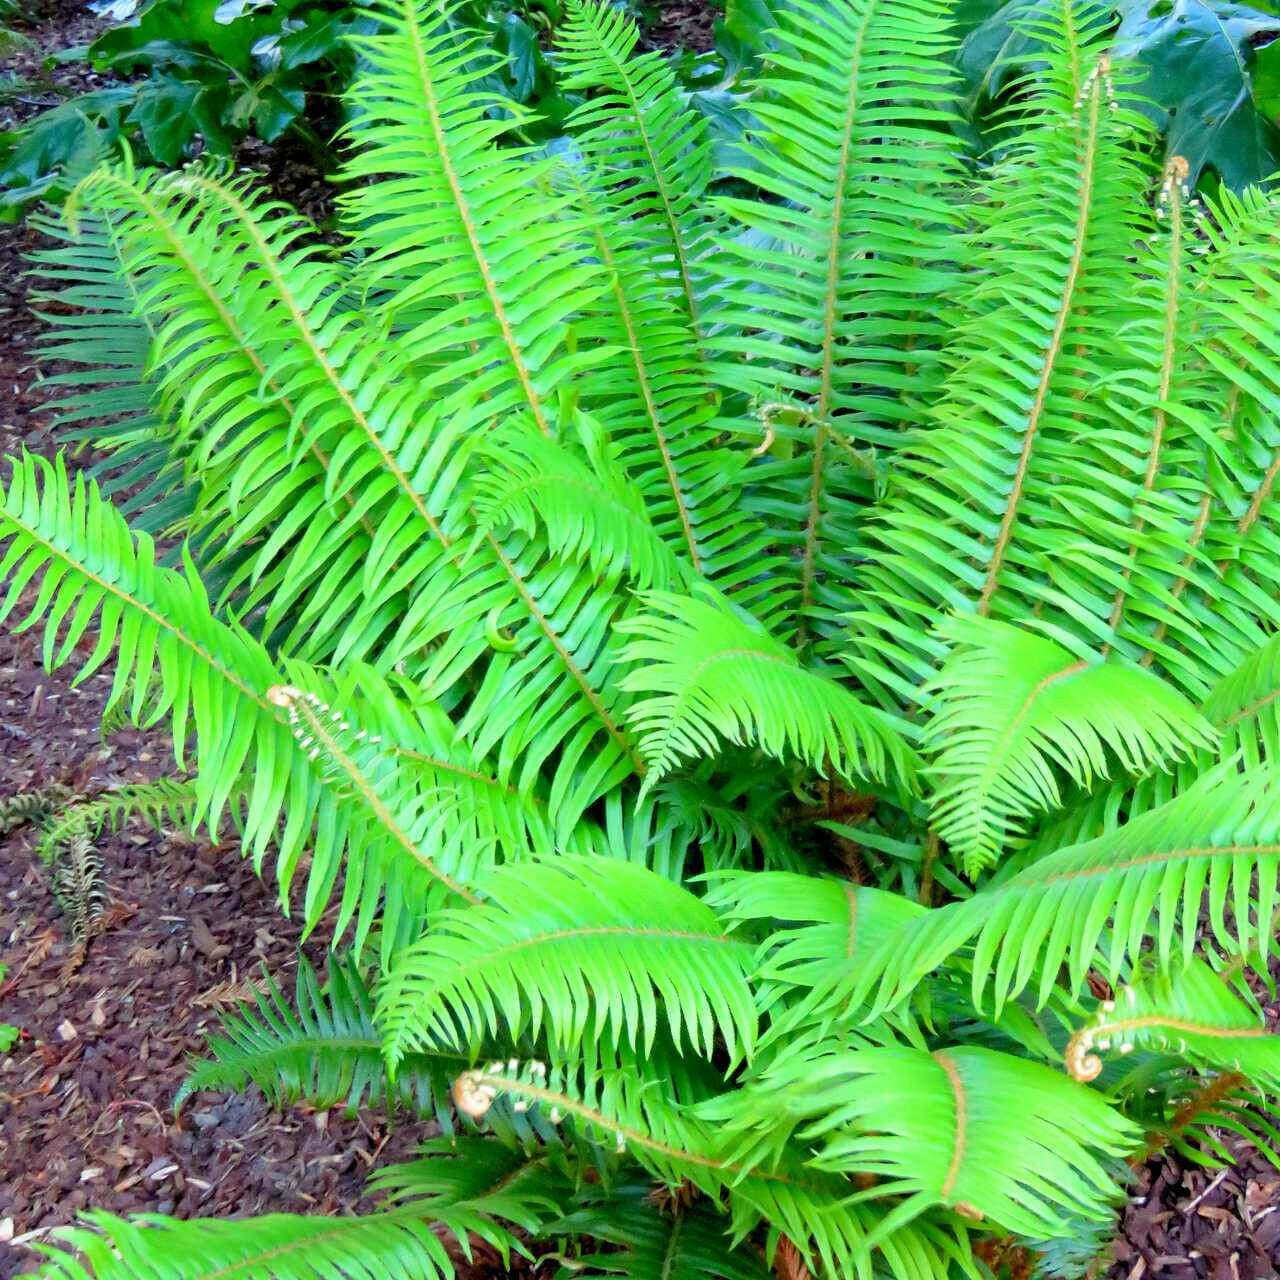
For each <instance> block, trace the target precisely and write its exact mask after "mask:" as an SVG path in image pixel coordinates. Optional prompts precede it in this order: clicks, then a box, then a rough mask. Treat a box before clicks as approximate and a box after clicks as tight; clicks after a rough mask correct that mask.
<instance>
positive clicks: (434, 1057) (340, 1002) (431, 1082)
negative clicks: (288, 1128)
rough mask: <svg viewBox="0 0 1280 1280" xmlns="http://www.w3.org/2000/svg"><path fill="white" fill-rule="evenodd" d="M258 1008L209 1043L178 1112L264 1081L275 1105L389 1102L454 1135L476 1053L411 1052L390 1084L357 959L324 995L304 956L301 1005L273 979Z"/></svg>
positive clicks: (336, 962)
mask: <svg viewBox="0 0 1280 1280" xmlns="http://www.w3.org/2000/svg"><path fill="white" fill-rule="evenodd" d="M268 984H269V985H268V990H267V992H266V993H265V994H259V995H258V996H257V999H256V1006H255V1005H242V1006H241V1007H240V1009H239V1010H238V1011H236V1012H235V1013H233V1014H232V1015H230V1016H229V1017H227V1018H224V1019H223V1021H222V1025H221V1031H220V1034H218V1035H215V1036H212V1037H210V1040H209V1045H208V1050H209V1054H210V1056H209V1057H208V1058H205V1059H201V1060H199V1061H197V1062H194V1063H193V1064H192V1068H191V1071H190V1073H189V1074H188V1076H187V1078H186V1080H184V1081H183V1083H182V1087H181V1088H180V1089H179V1090H178V1093H177V1095H176V1096H175V1097H174V1100H173V1107H174V1110H175V1111H178V1110H180V1109H181V1107H182V1104H183V1102H184V1101H185V1100H186V1099H187V1098H188V1097H190V1096H191V1095H192V1094H193V1093H199V1092H200V1091H202V1090H205V1089H234V1090H237V1091H240V1090H243V1089H245V1088H246V1087H247V1086H248V1085H250V1084H255V1085H257V1086H258V1088H259V1089H261V1090H262V1092H263V1093H264V1094H266V1096H267V1098H268V1099H270V1101H271V1103H272V1105H273V1106H286V1105H290V1104H292V1103H296V1102H299V1101H306V1102H308V1103H310V1104H311V1105H312V1106H315V1107H321V1108H327V1107H332V1106H338V1105H341V1106H344V1107H346V1108H347V1109H348V1110H354V1109H355V1108H357V1107H363V1106H370V1105H376V1104H379V1103H381V1104H384V1105H387V1106H388V1107H392V1106H398V1107H404V1108H406V1109H407V1110H410V1111H413V1112H416V1113H418V1114H419V1115H424V1116H434V1117H435V1119H436V1120H437V1122H438V1123H439V1124H440V1126H441V1128H442V1130H443V1131H444V1132H445V1133H451V1132H452V1117H451V1111H450V1106H449V1089H450V1086H451V1085H452V1083H453V1080H454V1078H455V1077H456V1076H457V1075H458V1074H459V1072H461V1071H463V1070H465V1069H466V1067H467V1066H468V1065H469V1062H470V1058H469V1057H468V1055H467V1054H465V1053H462V1052H458V1051H449V1050H444V1049H439V1050H435V1049H433V1050H430V1051H426V1052H421V1053H416V1054H410V1055H408V1056H407V1057H406V1058H405V1059H404V1060H403V1061H402V1062H401V1063H400V1065H399V1069H398V1071H397V1072H396V1075H395V1078H394V1080H388V1078H387V1073H386V1066H385V1063H384V1061H383V1057H382V1037H381V1035H380V1033H379V1031H378V1029H377V1027H376V1026H375V1025H374V1020H373V1000H372V996H371V994H370V992H369V990H368V988H367V987H366V986H365V983H364V979H363V978H362V977H361V975H360V970H359V969H358V968H357V967H356V965H355V963H354V962H353V961H352V960H351V959H350V958H348V959H346V960H340V959H339V958H338V957H336V956H335V957H331V959H330V962H329V966H328V980H327V982H326V983H325V985H324V988H323V989H322V988H321V985H320V981H319V979H318V977H317V976H316V972H315V970H314V969H312V967H311V965H310V964H309V963H308V962H307V960H306V957H305V956H299V958H298V981H297V987H296V989H295V991H294V996H293V1001H292V1003H290V1002H289V1001H287V1000H286V999H285V997H284V995H283V993H282V992H281V991H280V988H279V987H278V986H277V985H276V983H275V982H274V981H273V980H272V979H271V978H270V977H268Z"/></svg>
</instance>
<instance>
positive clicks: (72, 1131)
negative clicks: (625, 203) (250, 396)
mask: <svg viewBox="0 0 1280 1280" xmlns="http://www.w3.org/2000/svg"><path fill="white" fill-rule="evenodd" d="M714 16H715V15H714V12H713V11H712V10H711V9H710V7H709V6H708V5H706V4H705V3H703V0H681V2H680V3H676V4H667V5H664V6H663V7H662V11H661V13H660V15H659V18H658V22H657V25H656V26H655V27H654V28H653V29H652V33H651V39H652V40H653V42H654V43H655V44H659V45H666V46H675V45H679V46H682V47H685V48H696V49H702V48H706V47H707V46H708V44H709V42H710V38H711V31H712V20H713V18H714ZM95 22H96V20H95V19H93V18H92V17H91V16H87V15H86V14H85V11H84V9H83V7H82V5H81V4H80V3H79V2H78V0H45V3H44V6H43V12H42V13H41V14H35V15H34V19H33V21H32V22H31V23H30V24H29V32H28V34H29V35H30V36H31V39H32V44H30V45H28V46H26V47H24V48H20V49H19V50H18V52H17V53H16V55H14V54H11V55H10V56H8V57H6V58H4V59H3V60H0V71H5V70H14V69H16V70H17V71H18V72H19V73H20V74H24V75H26V76H27V77H28V78H35V76H36V74H37V73H38V72H40V70H41V66H42V63H41V59H42V58H43V57H44V56H45V55H46V54H48V53H51V52H52V51H54V50H55V49H58V48H61V47H65V46H67V45H71V44H78V43H83V42H85V41H86V40H87V39H88V38H89V37H90V36H91V34H92V31H93V29H94V24H95ZM52 75H53V78H54V80H55V81H56V82H58V83H60V84H61V85H63V86H64V88H67V89H79V88H88V87H90V86H91V84H92V83H94V80H93V78H92V76H91V75H86V73H85V72H84V71H83V69H82V68H77V67H76V66H75V65H74V64H68V65H65V66H59V67H57V68H56V69H55V70H54V71H53V73H52ZM55 100H56V98H55V97H52V96H50V94H49V92H47V91H46V92H44V93H41V92H39V91H33V93H32V94H31V95H28V96H27V97H26V99H25V100H19V101H16V102H11V103H10V105H9V106H8V108H6V110H7V112H8V114H9V116H10V117H11V118H21V117H25V116H26V115H29V114H30V113H31V112H33V111H35V110H39V109H40V107H41V106H42V105H45V104H46V103H47V102H52V101H55ZM0 123H8V121H4V120H3V116H0ZM241 158H242V159H243V160H244V161H245V162H246V163H249V164H252V165H253V166H254V167H261V168H265V169H267V170H268V171H269V173H270V175H271V178H272V181H273V185H276V186H277V189H280V190H282V191H284V192H285V193H287V194H288V195H289V196H291V197H294V198H295V199H297V200H298V202H299V203H301V204H302V205H304V206H309V207H310V208H311V209H312V210H318V211H323V208H324V200H325V196H324V189H323V187H322V186H321V185H320V184H319V182H318V180H317V179H316V177H315V175H314V173H311V172H308V170H307V168H306V159H305V156H295V155H293V154H291V153H290V152H289V151H288V149H287V148H275V149H272V148H264V147H262V146H261V145H260V144H250V145H248V146H247V147H246V148H245V150H244V152H243V153H242V157H241ZM36 244H37V240H36V236H35V233H34V232H32V231H31V230H30V229H28V228H26V227H23V226H17V227H0V451H3V452H5V453H8V452H12V451H14V450H15V449H20V448H22V447H23V446H26V447H27V448H30V449H32V450H36V451H39V452H42V453H45V454H50V453H52V451H53V449H54V447H55V441H54V440H53V439H52V437H51V435H50V433H49V431H48V424H47V419H46V418H45V417H44V416H42V414H41V413H40V412H39V403H40V399H41V397H40V393H39V391H38V390H37V389H36V388H35V387H34V385H33V374H32V371H31V369H30V368H29V365H30V356H29V354H28V353H29V352H30V350H31V348H32V344H33V339H34V336H35V334H36V332H37V321H36V320H35V318H34V317H33V316H32V315H31V313H30V311H29V310H28V308H27V305H26V292H25V282H24V280H23V279H22V270H23V268H22V259H23V256H24V255H25V254H26V253H28V252H30V251H31V250H32V249H34V248H35V247H36ZM82 647H83V646H82ZM86 652H87V650H86ZM108 687H109V677H108V676H107V675H105V674H99V675H97V676H94V677H92V678H91V679H89V680H88V681H86V682H85V683H84V684H83V685H82V686H80V687H78V688H74V687H72V684H71V681H70V678H69V674H68V672H67V671H66V669H64V670H61V671H58V672H55V673H52V674H51V673H49V672H47V671H45V670H44V668H43V667H42V665H41V661H40V648H39V642H38V639H37V636H36V635H35V634H33V633H30V632H28V633H25V634H23V635H12V634H10V633H9V632H8V631H6V630H0V801H2V800H4V799H7V798H8V797H11V796H14V795H17V794H20V793H24V792H30V791H33V790H36V789H39V788H42V787H46V786H48V785H49V784H51V783H59V784H61V785H63V786H65V787H66V788H68V789H69V790H70V791H73V792H77V793H81V794H89V795H92V794H94V793H97V792H100V791H101V790H103V789H105V788H108V787H111V786H114V785H118V784H119V783H121V782H126V781H128V782H133V781H141V780H144V779H149V778H154V777H157V776H159V775H160V774H162V773H163V772H165V770H166V769H171V768H172V759H171V753H170V748H169V745H168V742H167V740H166V739H165V737H164V735H163V734H160V733H154V732H153V733H144V732H140V731H138V730H136V729H132V728H125V729H123V730H121V731H120V732H118V733H116V734H114V735H112V736H111V737H110V738H109V739H108V740H106V741H103V740H102V739H101V738H100V736H99V728H98V721H99V713H100V710H101V707H102V704H103V701H104V699H105V696H106V691H107V688H108ZM34 841H35V831H34V830H33V829H32V828H31V827H26V828H19V829H17V830H16V831H14V832H12V833H11V834H10V835H8V836H7V837H5V838H0V964H5V965H7V966H8V975H7V979H6V980H5V981H4V982H3V983H0V1022H10V1023H14V1024H16V1025H17V1026H19V1027H20V1028H21V1029H22V1033H23V1034H22V1039H21V1041H20V1042H19V1044H18V1045H17V1046H16V1047H15V1049H14V1051H13V1052H12V1053H11V1054H9V1055H7V1056H4V1057H0V1280H8V1277H11V1276H13V1275H16V1274H18V1273H19V1272H21V1271H24V1270H27V1269H29V1268H30V1267H31V1266H32V1265H33V1263H34V1262H35V1261H36V1258H35V1256H34V1255H33V1254H32V1253H31V1252H30V1250H29V1248H28V1247H27V1246H29V1245H30V1244H32V1243H35V1242H38V1241H41V1240H44V1239H47V1238H48V1236H49V1233H50V1231H51V1230H52V1229H53V1228H55V1227H58V1226H60V1225H64V1224H66V1223H69V1222H71V1221H72V1220H73V1219H74V1218H75V1216H76V1214H77V1213H78V1212H79V1211H80V1210H81V1209H83V1208H85V1207H87V1206H92V1207H98V1208H105V1209H109V1210H111V1211H112V1212H116V1213H130V1212H138V1211H147V1212H157V1213H174V1214H177V1215H179V1216H181V1217H191V1216H197V1215H213V1214H218V1215H244V1214H251V1213H263V1212H334V1211H348V1210H351V1209H353V1208H355V1207H357V1206H359V1205H360V1203H361V1187H362V1184H363V1181H364V1177H365V1174H366V1173H367V1172H368V1170H369V1168H370V1167H371V1166H372V1165H373V1164H374V1162H375V1161H377V1162H385V1161H388V1160H393V1159H397V1158H403V1157H405V1156H406V1155H408V1154H409V1153H410V1152H411V1150H412V1147H413V1145H414V1143H415V1141H416V1140H417V1139H418V1138H419V1137H421V1136H423V1134H424V1133H425V1130H424V1129H422V1128H421V1127H415V1126H414V1125H413V1124H410V1123H402V1124H401V1125H400V1126H399V1127H398V1128H392V1127H391V1126H390V1125H389V1124H388V1122H387V1120H386V1118H385V1117H383V1116H381V1115H378V1114H373V1113H367V1114H366V1113H361V1114H359V1115H356V1116H354V1117H347V1116H344V1115H342V1114H340V1113H339V1112H336V1111H334V1112H328V1113H319V1114H317V1113H315V1112H310V1111H307V1110H306V1109H302V1108H295V1109H292V1110H289V1111H286V1112H280V1111H277V1110H273V1109H272V1108H270V1107H269V1106H268V1105H267V1103H266V1101H265V1099H263V1097H262V1096H261V1095H260V1094H259V1093H258V1092H257V1091H256V1090H252V1091H250V1092H249V1093H248V1094H246V1095H244V1096H227V1095H223V1094H214V1093H206V1094H199V1095H197V1096H196V1097H194V1098H193V1099H191V1100H190V1102H189V1103H188V1104H187V1106H186V1108H185V1110H184V1112H183V1115H182V1116H181V1117H176V1116H175V1115H174V1114H173V1113H172V1109H171V1103H172V1100H173V1096H174V1094H175V1092H176V1090H177V1089H178V1087H179V1086H180V1085H181V1083H182V1081H183V1079H184V1078H185V1072H186V1066H185V1063H186V1060H187V1057H188V1055H189V1054H192V1053H196V1052H199V1051H200V1049H201V1047H202V1044H203V1042H204V1034H205V1032H206V1031H208V1030H209V1029H210V1028H211V1027H213V1026H215V1025H216V1022H217V1019H218V1015H219V1013H220V1011H224V1010H225V1009H226V1008H227V1007H229V1005H230V1004H231V1003H233V1002H234V1000H235V999H236V998H237V997H242V996H244V995H246V994H248V993H249V990H250V984H252V983H255V982H258V981H260V980H261V972H262V966H263V964H264V963H265V964H266V965H267V966H268V968H269V969H270V970H271V972H272V973H274V974H275V975H276V976H277V980H278V981H279V982H280V983H281V984H282V985H283V986H285V987H286V989H287V988H288V987H289V986H290V985H291V982H292V975H293V973H294V970H295V967H296V955H297V943H298V928H297V926H296V924H294V923H292V922H290V921H289V920H287V919H286V918H285V917H284V916H283V915H282V914H281V911H280V908H279V904H278V900H277V898H276V895H275V892H274V889H273V887H272V886H271V885H270V884H268V883H264V882H263V881H261V880H259V879H258V878H257V877H256V876H255V875H254V874H253V872H252V869H251V868H250V867H249V866H248V865H247V864H246V863H244V862H243V861H242V860H241V859H240V857H239V856H238V853H237V852H236V850H235V848H234V847H233V846H230V845H227V846H220V845H215V844H213V843H211V842H209V841H207V840H193V839H191V838H189V837H187V836H186V835H184V834H179V833H176V832H168V833H163V834H159V833H156V832H153V831H151V830H149V829H147V828H145V827H142V826H139V825H129V826H126V828H125V829H124V830H123V831H121V832H119V833H116V834H104V836H103V837H102V838H100V839H99V841H98V842H97V849H98V852H99V854H100V855H101V857H102V860H103V881H104V884H105V887H106V894H107V903H106V907H105V911H104V915H103V926H102V928H101V931H100V932H99V934H98V936H96V937H94V938H93V940H92V941H91V943H90V945H89V947H88V951H87V955H86V956H85V957H84V959H83V962H82V963H79V964H78V965H77V964H75V963H74V959H75V957H74V954H73V953H74V948H73V944H72V940H71V936H70V931H69V929H68V927H67V922H66V921H65V920H64V919H62V917H61V916H60V914H59V910H58V907H57V904H56V902H55V900H54V898H53V895H52V893H51V890H50V886H49V872H48V869H47V868H46V867H44V865H43V864H42V863H41V862H40V861H39V859H38V858H37V857H36V856H35V853H34ZM307 951H308V953H309V955H310V958H311V959H312V960H313V962H318V961H321V960H322V959H323V940H322V939H317V940H315V941H313V942H310V943H309V944H308V946H307ZM69 961H70V963H69ZM1229 1145H1230V1146H1231V1149H1232V1151H1233V1152H1234V1154H1235V1155H1236V1163H1235V1165H1234V1166H1232V1167H1231V1168H1228V1169H1225V1170H1216V1171H1215V1170H1204V1169H1201V1168H1199V1167H1197V1166H1186V1165H1183V1164H1181V1163H1180V1162H1179V1161H1178V1160H1177V1159H1176V1158H1173V1157H1167V1156H1166V1157H1161V1158H1158V1159H1156V1160H1154V1161H1152V1163H1151V1164H1149V1165H1148V1166H1147V1167H1145V1168H1144V1169H1142V1170H1140V1171H1139V1172H1138V1174H1137V1182H1136V1185H1135V1186H1134V1187H1133V1188H1131V1194H1130V1198H1129V1199H1128V1201H1127V1203H1126V1205H1125V1208H1124V1212H1123V1215H1122V1221H1121V1223H1120V1224H1119V1231H1118V1233H1117V1236H1116V1239H1115V1241H1114V1243H1113V1246H1112V1249H1113V1253H1114V1262H1113V1263H1112V1264H1111V1265H1110V1267H1109V1268H1108V1269H1107V1270H1106V1272H1105V1275H1106V1276H1107V1280H1145V1277H1151V1276H1159V1277H1168V1278H1169V1280H1192V1278H1193V1277H1194V1278H1196V1280H1257V1278H1260V1277H1267V1276H1275V1275H1277V1274H1280V1272H1278V1270H1277V1268H1278V1266H1280V1171H1277V1170H1276V1169H1275V1167H1274V1166H1272V1165H1271V1164H1270V1163H1269V1162H1267V1161H1266V1160H1265V1159H1264V1158H1263V1157H1262V1156H1261V1155H1260V1154H1259V1153H1258V1152H1257V1151H1256V1150H1255V1149H1254V1148H1253V1147H1252V1146H1250V1145H1249V1144H1247V1143H1245V1142H1243V1141H1233V1142H1232V1143H1230V1144H1229ZM477 1261H478V1262H479V1263H480V1266H478V1267H477V1268H476V1269H474V1271H473V1274H474V1276H476V1277H477V1278H478V1277H480V1276H482V1275H485V1276H492V1275H495V1274H498V1273H499V1270H500V1269H499V1268H497V1267H496V1266H492V1265H488V1264H486V1262H485V1260H484V1259H483V1258H478V1259H477ZM468 1270H469V1271H470V1270H471V1269H470V1268H468ZM522 1270H525V1269H523V1268H522ZM525 1273H526V1274H527V1270H525Z"/></svg>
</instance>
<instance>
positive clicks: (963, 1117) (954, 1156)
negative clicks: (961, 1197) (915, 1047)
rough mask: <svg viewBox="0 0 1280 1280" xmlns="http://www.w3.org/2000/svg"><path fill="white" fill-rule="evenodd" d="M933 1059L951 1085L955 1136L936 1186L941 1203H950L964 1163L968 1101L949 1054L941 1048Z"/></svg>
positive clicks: (958, 1073) (967, 1128) (958, 1071)
mask: <svg viewBox="0 0 1280 1280" xmlns="http://www.w3.org/2000/svg"><path fill="white" fill-rule="evenodd" d="M933 1060H934V1061H935V1062H936V1063H937V1064H938V1066H940V1067H941V1068H942V1070H943V1071H944V1072H945V1073H946V1076H947V1083H948V1084H949V1085H950V1086H951V1096H952V1099H953V1101H954V1104H955V1138H954V1140H953V1142H954V1145H953V1148H952V1151H951V1160H950V1161H949V1162H948V1164H947V1172H946V1176H945V1177H944V1178H943V1179H942V1184H941V1186H940V1187H939V1188H938V1199H939V1200H941V1201H942V1203H943V1204H946V1205H949V1204H950V1203H951V1193H952V1191H953V1190H955V1185H956V1179H957V1178H959V1176H960V1169H961V1167H962V1166H963V1164H964V1156H965V1146H966V1142H967V1139H968V1131H969V1103H968V1097H967V1095H966V1093H965V1087H964V1081H963V1080H962V1079H961V1078H960V1070H959V1068H958V1067H957V1066H956V1064H955V1062H954V1061H953V1060H952V1058H951V1055H950V1054H948V1053H944V1052H942V1051H941V1050H939V1051H938V1052H936V1053H935V1054H933Z"/></svg>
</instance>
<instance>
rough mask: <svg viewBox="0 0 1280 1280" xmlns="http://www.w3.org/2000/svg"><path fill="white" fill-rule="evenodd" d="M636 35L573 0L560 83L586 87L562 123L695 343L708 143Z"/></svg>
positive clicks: (630, 26) (702, 124)
mask: <svg viewBox="0 0 1280 1280" xmlns="http://www.w3.org/2000/svg"><path fill="white" fill-rule="evenodd" d="M639 39H640V32H639V29H638V27H637V26H636V24H635V22H634V21H632V19H631V18H630V17H629V16H628V15H627V13H626V12H625V11H624V10H621V9H618V8H615V7H613V6H611V5H609V4H607V3H603V2H602V0H574V2H573V3H572V4H571V5H570V10H569V20H568V21H567V22H566V23H565V24H564V25H563V27H561V29H560V30H559V31H558V32H557V36H556V43H557V47H558V49H559V51H560V56H561V59H562V64H563V67H564V78H563V80H562V81H561V84H562V87H563V88H564V89H565V90H566V91H569V92H572V91H575V90H576V91H581V90H589V91H593V92H592V96H591V97H590V98H589V100H588V101H587V102H586V103H584V104H583V105H582V106H580V107H578V108H577V109H576V110H575V111H574V113H573V115H572V116H571V117H570V119H569V126H568V127H569V130H570V132H571V133H572V134H573V136H574V138H575V139H576V141H577V142H578V145H579V146H580V147H581V148H582V149H583V151H584V153H585V154H586V156H587V159H588V160H589V161H590V163H591V164H592V166H593V167H594V168H596V169H597V171H598V172H599V174H600V177H601V178H602V179H603V181H604V183H605V185H606V186H607V188H608V189H609V191H610V192H611V193H612V194H613V195H614V196H615V198H616V199H617V200H618V201H619V206H618V207H619V212H621V213H622V214H623V215H624V217H625V219H626V224H627V227H628V232H629V234H631V235H632V236H634V237H635V238H636V239H637V240H639V241H640V242H641V243H642V244H643V246H644V252H643V257H644V262H645V268H646V269H647V270H648V271H649V272H650V273H652V274H653V275H656V276H657V277H659V278H664V279H665V278H670V279H671V281H672V284H671V286H670V292H671V294H674V295H675V297H676V298H678V299H679V302H678V304H677V305H678V306H679V307H680V308H681V309H682V310H683V312H684V319H685V320H686V321H687V323H688V324H689V326H690V329H691V331H692V334H693V336H694V340H695V342H696V341H697V340H698V338H699V337H700V336H701V334H702V331H703V328H704V325H703V318H702V311H703V296H702V295H703V294H704V292H705V287H706V286H705V281H704V279H703V272H702V271H701V270H700V267H701V262H700V259H701V258H702V257H703V256H704V255H705V252H706V248H707V226H706V221H705V218H704V217H703V211H702V207H701V200H702V197H703V195H704V194H705V192H706V190H707V187H708V186H709V184H710V182H711V176H712V163H711V140H710V137H709V130H708V128H707V122H706V119H705V117H703V116H701V115H700V114H699V113H698V112H696V111H694V110H693V109H692V108H691V107H690V106H689V105H688V104H687V103H686V102H685V101H684V100H683V99H682V97H681V94H680V91H679V89H678V87H677V85H676V79H675V75H674V73H673V72H672V69H671V67H670V65H669V64H668V63H667V62H666V60H665V59H664V58H663V57H662V56H661V55H660V54H659V53H657V52H655V51H649V52H646V53H639V54H638V53H636V45H637V43H638V42H639Z"/></svg>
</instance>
